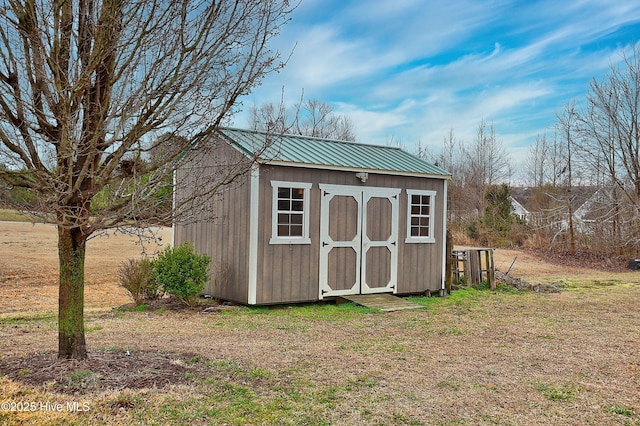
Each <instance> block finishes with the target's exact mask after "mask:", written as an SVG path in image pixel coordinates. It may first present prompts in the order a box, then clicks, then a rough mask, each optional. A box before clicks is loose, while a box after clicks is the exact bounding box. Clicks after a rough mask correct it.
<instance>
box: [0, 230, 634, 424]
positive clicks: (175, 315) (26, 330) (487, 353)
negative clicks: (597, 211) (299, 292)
mask: <svg viewBox="0 0 640 426" xmlns="http://www.w3.org/2000/svg"><path fill="white" fill-rule="evenodd" d="M23 226H24V225H23ZM166 238H168V236H167V237H166ZM165 241H167V239H165ZM96 243H100V248H99V252H98V244H96ZM92 244H94V245H93V246H92V247H91V249H90V250H89V254H88V255H89V261H88V262H87V263H88V265H87V269H88V284H87V289H88V291H87V299H88V300H87V305H88V308H89V309H91V310H92V313H91V314H90V315H89V316H88V321H87V341H88V345H89V347H90V351H91V352H90V356H91V355H93V358H94V360H93V361H91V362H94V363H95V362H96V360H100V359H104V360H108V362H116V363H118V360H120V361H119V362H120V364H123V365H126V363H130V364H131V368H133V369H134V370H136V371H137V370H140V371H139V373H140V374H142V376H135V375H134V374H131V376H132V377H144V380H142V379H139V380H140V383H141V384H143V386H141V388H138V387H133V386H131V387H130V388H128V389H126V388H125V389H122V388H118V385H114V386H108V384H109V383H115V381H109V380H107V379H108V373H106V372H105V371H104V369H101V367H100V366H99V365H96V364H90V363H89V361H88V362H87V363H85V364H82V363H80V364H73V365H71V366H70V365H68V364H64V365H63V367H64V368H62V369H60V368H59V367H56V365H58V364H60V363H59V362H56V361H55V356H54V355H53V354H54V353H55V349H56V329H55V321H54V319H53V318H51V317H48V318H46V317H45V318H38V316H37V315H32V314H35V313H41V312H53V311H54V310H55V287H56V285H55V273H56V267H55V235H54V234H53V231H52V229H51V228H48V227H46V226H42V225H38V226H36V227H31V225H26V227H21V226H17V225H13V224H4V223H0V259H2V264H0V271H2V272H0V277H2V278H0V281H1V283H0V312H2V313H3V315H4V316H0V332H1V333H2V339H1V340H0V354H2V362H0V368H1V367H2V366H5V377H4V378H3V377H2V375H0V402H2V401H20V400H25V401H51V402H59V403H66V402H68V401H72V400H75V401H80V402H86V403H88V404H89V405H90V407H91V409H90V411H89V412H86V413H80V414H78V413H67V412H64V413H53V414H52V413H47V412H40V411H38V412H34V413H9V414H8V415H6V414H7V413H4V414H5V416H4V417H2V416H3V413H2V412H0V423H2V422H3V421H4V422H5V423H8V424H21V423H23V422H24V423H36V424H59V423H61V422H63V421H65V422H68V423H70V424H363V425H364V424H414V425H418V424H424V425H432V424H433V425H478V424H481V425H484V424H486V425H489V424H500V425H509V424H512V425H587V424H597V425H601V424H614V425H615V424H618V425H640V358H638V353H639V352H640V308H639V307H640V303H639V302H640V285H637V284H634V283H636V282H637V281H638V278H637V275H636V273H630V272H627V273H618V274H615V276H613V275H612V274H611V273H603V272H600V271H597V270H580V269H577V268H573V269H571V270H568V269H566V268H563V267H562V266H560V265H547V264H544V263H543V262H541V260H540V259H539V258H536V257H534V256H533V255H531V254H527V253H522V252H517V251H506V250H498V251H497V252H496V265H497V266H498V267H499V268H500V269H503V270H506V268H508V266H509V264H510V263H511V261H512V260H513V258H514V256H515V255H518V260H517V261H516V264H515V265H514V268H513V270H512V274H514V275H516V276H521V277H526V278H529V279H540V280H556V279H563V280H565V281H567V282H569V283H573V286H570V287H569V290H568V291H563V292H561V293H556V294H538V293H521V294H513V293H492V292H489V291H483V292H480V291H472V290H470V291H460V292H454V294H453V295H452V296H451V297H448V298H434V299H431V300H427V299H420V303H424V304H425V305H426V306H427V307H428V309H425V310H420V311H404V312H396V313H391V314H378V313H372V312H368V311H366V310H358V309H354V308H352V307H348V306H347V307H344V308H342V307H335V306H317V305H313V306H304V307H295V308H288V307H281V308H278V309H272V310H267V309H247V308H242V307H239V308H231V309H228V310H226V311H224V312H218V313H202V312H198V311H193V310H182V311H177V312H174V311H169V310H158V311H153V310H151V311H146V312H136V311H119V310H112V309H111V308H113V307H114V306H119V305H121V304H123V303H127V302H129V299H128V298H127V296H126V295H125V294H123V291H122V290H121V289H120V288H119V287H118V285H117V283H116V282H115V281H116V275H117V266H118V265H119V263H120V261H121V260H123V259H125V258H128V257H134V256H137V255H138V254H139V247H136V246H135V244H134V242H133V240H131V239H127V238H124V237H122V236H119V237H116V238H114V237H111V238H109V239H108V240H102V241H99V240H96V241H93V242H92ZM98 254H99V255H98ZM8 255H11V256H12V257H11V258H12V259H15V261H12V262H7V261H5V259H7V258H6V257H5V256H8ZM504 265H506V266H504ZM537 271H539V272H537ZM581 276H583V277H586V278H585V279H586V281H585V282H587V283H588V284H589V285H585V286H579V285H578V284H577V282H578V280H579V279H580V277H581ZM612 280H616V282H612ZM618 281H619V282H618ZM25 288H26V289H28V291H26V292H22V294H15V293H16V292H17V291H19V290H20V289H25ZM43 295H46V296H45V297H43ZM2 318H4V320H2ZM127 350H128V351H129V352H130V353H131V354H132V355H130V356H127V355H126V351H127ZM30 354H31V358H34V359H35V358H37V359H38V360H39V361H38V362H39V363H40V364H38V365H41V366H42V369H43V370H38V372H37V373H38V374H42V372H43V371H45V372H46V371H50V374H51V377H52V380H55V379H56V377H59V376H56V374H61V375H62V376H61V377H62V379H60V378H58V380H57V381H53V382H51V383H49V384H47V383H43V384H41V385H34V384H33V382H31V381H29V380H28V378H29V377H31V375H33V374H35V373H36V372H35V371H30V370H29V369H30V368H32V369H34V368H36V367H29V366H30V365H34V366H35V364H36V363H35V362H34V363H32V364H29V362H28V360H29V356H30ZM33 354H40V355H37V356H36V355H33ZM42 354H45V355H42ZM147 355H148V356H149V357H150V358H149V359H151V358H153V359H155V360H157V361H158V362H157V363H156V364H150V365H149V368H148V369H146V368H145V366H144V365H145V364H144V362H145V359H147V358H145V356H147ZM47 356H48V357H50V358H49V359H50V361H49V362H47V360H46V357H47ZM38 357H39V358H38ZM140 360H142V361H140ZM161 361H162V362H161ZM105 362H107V361H105ZM7 365H9V366H11V368H12V369H13V371H11V372H6V366H7ZM170 365H173V366H176V365H178V366H180V368H173V369H172V368H171V367H169V366H170ZM37 368H40V367H37ZM56 368H57V370H56ZM47 369H49V370H47ZM65 369H66V370H65ZM16 370H18V371H16ZM54 370H55V371H56V372H57V373H54ZM70 371H71V372H73V371H89V372H90V373H93V374H94V376H95V381H88V382H86V383H85V382H83V381H77V382H73V383H72V381H71V380H69V383H67V386H66V388H65V386H62V385H64V384H65V382H64V380H65V378H67V379H68V378H69V374H70V373H69V372H70ZM154 371H155V373H154ZM167 372H173V373H172V374H178V375H179V377H176V380H175V383H176V384H175V385H167V383H166V381H164V379H165V378H166V375H167V374H168V373H167ZM119 374H120V375H122V376H124V375H126V374H125V372H122V371H121V372H120V373H119ZM153 374H158V377H162V378H163V381H162V382H161V381H160V380H159V381H158V384H157V385H155V386H154V385H152V384H150V383H153V380H150V379H149V377H152V376H153ZM101 375H102V376H101ZM150 375H151V376H150ZM90 377H93V376H90ZM185 378H187V379H189V380H188V382H187V384H185V380H184V379H185ZM96 383H98V384H96ZM100 383H102V384H101V385H100ZM85 384H86V386H85V387H83V386H84V385H85ZM71 385H75V386H71ZM73 392H75V393H73Z"/></svg>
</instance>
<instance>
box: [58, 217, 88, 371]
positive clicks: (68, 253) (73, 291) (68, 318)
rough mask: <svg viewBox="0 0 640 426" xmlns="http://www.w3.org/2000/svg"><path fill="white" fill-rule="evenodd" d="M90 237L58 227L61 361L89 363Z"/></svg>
mask: <svg viewBox="0 0 640 426" xmlns="http://www.w3.org/2000/svg"><path fill="white" fill-rule="evenodd" d="M85 250H86V237H85V236H84V235H83V233H82V232H81V230H80V229H79V228H66V227H62V226H58V259H59V262H60V286H59V296H58V358H59V359H70V358H73V359H85V358H86V357H87V347H86V343H85V338H84V259H85Z"/></svg>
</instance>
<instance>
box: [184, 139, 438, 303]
mask: <svg viewBox="0 0 640 426" xmlns="http://www.w3.org/2000/svg"><path fill="white" fill-rule="evenodd" d="M265 141H269V143H268V144H267V145H268V147H267V148H266V149H263V150H261V151H260V152H259V153H256V150H257V149H258V147H263V146H264V145H265ZM211 144H212V146H214V148H213V149H212V150H210V151H209V152H208V153H207V154H201V153H200V154H198V153H196V154H195V157H194V158H197V159H198V162H199V164H201V165H202V164H204V167H206V164H207V163H208V162H210V164H212V167H213V164H214V162H217V163H218V164H219V163H220V162H221V159H227V161H228V162H229V163H231V162H232V161H231V160H230V159H234V161H235V160H237V159H238V157H239V156H240V157H244V158H246V159H247V161H252V160H254V159H255V160H256V162H255V164H254V166H253V168H252V170H251V172H248V173H246V174H244V175H243V176H241V177H239V178H238V179H237V180H236V181H235V183H234V184H232V185H229V186H228V187H227V188H225V190H224V192H223V193H222V196H219V197H217V198H215V200H214V201H212V202H211V205H210V207H208V208H210V209H214V210H215V212H216V214H215V219H213V220H204V219H202V218H204V217H205V216H204V215H202V214H201V218H200V220H198V218H195V219H196V220H192V221H189V222H186V223H184V224H176V225H174V244H181V243H182V242H184V241H190V242H191V243H192V244H193V245H194V246H195V248H196V250H197V251H199V252H206V253H208V254H209V255H210V256H211V257H212V265H214V267H213V268H212V277H211V278H212V281H211V282H212V284H211V285H209V286H207V288H206V289H205V292H206V293H208V294H210V295H212V296H214V297H217V298H220V299H223V300H229V301H233V302H238V303H241V304H249V305H270V304H279V303H296V302H309V301H317V300H323V299H327V298H334V297H336V296H344V295H354V294H370V293H393V294H398V295H400V294H419V293H425V292H431V293H433V292H440V293H443V292H444V288H445V287H444V280H445V262H446V260H447V257H448V256H447V255H446V244H445V239H446V238H445V236H446V210H447V183H448V180H449V179H450V175H449V174H448V173H447V172H446V171H444V170H442V169H440V168H438V167H436V166H434V165H432V164H429V163H427V162H425V161H423V160H421V159H419V158H417V157H415V156H413V155H411V154H409V153H407V152H405V151H403V150H401V149H399V148H396V147H389V146H378V145H367V144H362V143H355V142H345V141H336V140H327V139H320V138H313V137H305V136H298V135H274V134H269V133H266V132H260V131H249V130H240V129H231V128H223V129H220V130H219V131H218V132H217V133H216V135H215V136H214V137H213V138H212V140H211ZM189 164H190V163H187V164H186V165H185V166H184V168H183V169H181V170H179V171H178V173H177V174H176V181H177V183H178V184H177V186H176V188H180V186H184V185H180V183H181V179H182V180H184V179H187V176H189V175H192V174H190V173H188V172H189V171H190V170H189V168H190V167H196V166H190V165H189ZM199 167H203V166H199ZM191 171H193V170H191ZM182 183H184V182H182ZM187 186H188V187H189V188H192V189H193V190H198V187H199V185H198V182H197V181H193V182H191V184H190V185H187ZM183 190H184V189H182V190H181V191H183ZM177 192H178V193H177V194H176V197H180V196H181V194H180V193H179V191H177Z"/></svg>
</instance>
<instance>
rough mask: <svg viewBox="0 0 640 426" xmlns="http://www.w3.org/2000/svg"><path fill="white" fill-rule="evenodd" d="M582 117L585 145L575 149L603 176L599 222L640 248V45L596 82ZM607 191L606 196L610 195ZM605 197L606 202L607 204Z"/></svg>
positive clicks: (616, 238)
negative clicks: (606, 206)
mask: <svg viewBox="0 0 640 426" xmlns="http://www.w3.org/2000/svg"><path fill="white" fill-rule="evenodd" d="M586 100H587V104H586V108H584V111H583V112H582V113H581V114H580V117H579V119H580V127H581V129H580V130H581V136H582V138H581V141H580V144H577V145H576V146H575V150H576V152H577V154H578V155H579V156H580V158H581V159H582V161H583V163H584V164H585V165H586V166H587V167H589V170H591V171H593V174H594V175H596V176H598V177H601V179H599V180H600V186H601V187H602V189H603V191H602V194H601V195H602V196H605V195H606V197H603V198H602V203H603V207H604V205H605V204H606V205H608V208H602V209H601V211H602V214H601V215H600V217H598V223H599V224H601V225H603V226H606V225H609V226H610V231H609V235H608V237H609V238H610V239H611V240H612V243H613V244H615V245H617V246H618V248H619V250H620V251H621V252H622V251H624V248H625V247H627V248H628V249H629V250H630V251H631V252H632V254H633V255H636V254H637V253H636V250H637V248H638V247H639V246H640V46H639V45H638V44H636V45H635V46H634V48H633V50H632V51H631V52H630V54H623V56H622V62H621V64H620V65H618V66H613V65H612V66H611V67H610V72H609V75H608V76H606V77H604V78H603V79H602V80H600V81H599V80H596V79H593V80H592V81H591V85H590V88H589V91H588V93H587V96H586ZM605 193H606V194H605ZM605 198H606V200H605Z"/></svg>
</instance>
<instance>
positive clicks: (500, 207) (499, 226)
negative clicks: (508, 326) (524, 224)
mask: <svg viewBox="0 0 640 426" xmlns="http://www.w3.org/2000/svg"><path fill="white" fill-rule="evenodd" d="M484 198H485V201H486V207H485V209H484V212H483V215H482V217H481V218H480V219H479V220H477V221H474V222H472V223H471V224H470V226H469V229H470V233H471V236H472V237H473V238H474V239H476V240H478V241H479V242H480V244H483V245H489V246H492V247H496V246H498V247H503V246H509V245H512V244H514V243H516V244H517V243H520V241H518V240H519V239H520V237H521V233H520V232H517V231H519V229H516V225H520V222H519V221H518V218H517V217H516V216H515V215H514V214H513V206H512V204H511V188H510V187H509V185H507V184H505V183H503V184H501V185H489V186H487V189H486V191H485V194H484Z"/></svg>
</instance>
